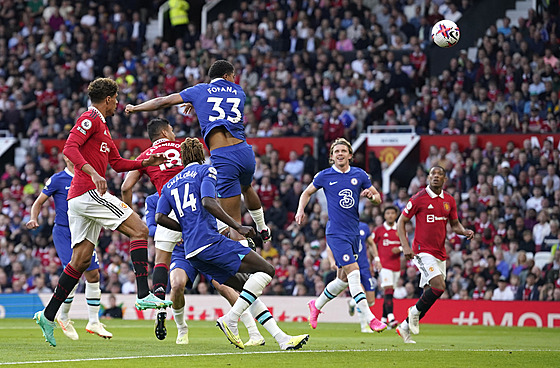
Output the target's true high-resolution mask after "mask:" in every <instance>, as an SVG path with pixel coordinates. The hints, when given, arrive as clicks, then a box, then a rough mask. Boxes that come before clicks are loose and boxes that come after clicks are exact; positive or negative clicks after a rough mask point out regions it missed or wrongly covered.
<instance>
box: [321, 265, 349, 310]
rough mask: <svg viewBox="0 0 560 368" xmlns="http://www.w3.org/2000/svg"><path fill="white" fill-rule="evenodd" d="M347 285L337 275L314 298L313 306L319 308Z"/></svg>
mask: <svg viewBox="0 0 560 368" xmlns="http://www.w3.org/2000/svg"><path fill="white" fill-rule="evenodd" d="M358 275H359V274H358ZM347 287H348V283H347V282H344V281H342V280H341V279H339V278H338V277H337V278H335V279H334V280H332V281H331V282H329V284H328V285H327V286H325V290H323V292H322V293H321V295H319V297H318V298H317V299H316V300H315V307H316V308H317V309H319V310H321V309H322V308H323V307H324V306H325V304H327V303H328V302H329V301H331V300H333V299H334V298H336V297H337V295H338V294H340V293H342V292H343V291H344V290H346V288H347Z"/></svg>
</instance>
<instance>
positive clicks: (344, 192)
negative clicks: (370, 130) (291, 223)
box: [295, 138, 387, 332]
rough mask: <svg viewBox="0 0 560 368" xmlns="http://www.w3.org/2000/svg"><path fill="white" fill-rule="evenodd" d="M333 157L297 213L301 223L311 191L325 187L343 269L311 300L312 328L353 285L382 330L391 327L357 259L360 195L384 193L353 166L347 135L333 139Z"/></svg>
mask: <svg viewBox="0 0 560 368" xmlns="http://www.w3.org/2000/svg"><path fill="white" fill-rule="evenodd" d="M329 158H330V161H331V163H333V166H331V167H330V168H328V169H325V170H323V171H320V172H319V173H318V174H317V175H315V177H314V178H313V182H312V183H311V184H309V186H308V187H307V189H305V191H304V192H303V193H302V194H301V197H300V199H299V205H298V210H297V213H296V217H295V220H296V222H297V223H298V224H299V225H301V224H302V223H303V222H304V219H305V216H306V215H305V207H306V206H307V203H309V199H310V197H311V195H312V194H313V193H315V192H317V191H318V190H319V189H321V188H323V190H324V192H325V196H326V198H327V210H328V213H329V221H328V222H327V229H326V237H327V244H328V246H329V248H330V249H331V251H332V253H333V256H334V259H335V261H336V265H337V266H338V268H339V270H338V273H337V277H336V278H335V279H334V280H333V281H331V282H330V283H329V284H328V285H327V286H326V287H325V290H324V291H323V293H321V295H320V296H319V297H318V298H317V300H312V301H310V302H309V303H308V306H309V310H310V315H309V323H310V325H311V327H312V328H317V317H318V316H319V314H320V313H321V309H322V308H323V306H324V305H325V304H326V303H327V302H328V301H330V300H332V299H334V298H335V297H336V296H337V295H338V294H340V293H341V292H342V291H344V290H345V289H346V288H347V287H349V288H350V294H351V295H352V298H354V300H355V301H356V305H357V306H358V308H360V310H361V311H362V312H364V313H365V316H366V319H367V323H368V325H369V326H370V328H371V329H372V330H374V331H377V332H381V331H383V330H385V329H386V328H387V325H386V324H384V323H382V322H381V321H379V320H378V319H377V318H375V316H374V315H373V313H371V310H370V309H369V306H368V302H367V299H366V296H365V293H364V291H363V290H362V285H361V277H360V268H359V266H358V263H357V262H356V260H357V259H358V249H359V246H360V230H359V222H360V220H359V213H358V204H359V199H360V196H362V197H366V198H369V200H370V201H371V202H372V203H373V204H376V205H379V204H380V203H381V196H380V195H379V192H377V190H376V189H375V188H374V187H373V185H372V184H371V180H370V178H369V176H368V174H366V172H365V171H364V170H362V169H360V168H357V167H352V166H350V160H351V159H352V146H351V145H350V142H348V141H347V140H346V139H344V138H338V139H336V140H335V141H334V142H333V144H332V145H331V148H330V155H329Z"/></svg>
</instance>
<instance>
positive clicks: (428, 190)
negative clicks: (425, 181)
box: [426, 185, 444, 199]
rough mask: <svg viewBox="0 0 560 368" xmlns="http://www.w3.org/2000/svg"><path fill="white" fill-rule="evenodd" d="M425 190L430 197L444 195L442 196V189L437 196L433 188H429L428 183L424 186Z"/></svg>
mask: <svg viewBox="0 0 560 368" xmlns="http://www.w3.org/2000/svg"><path fill="white" fill-rule="evenodd" d="M426 192H428V195H429V196H430V197H431V198H435V197H440V198H441V199H443V198H444V197H443V189H442V190H441V193H440V194H439V196H438V195H437V194H435V193H434V191H433V190H431V189H430V186H429V185H428V186H427V187H426Z"/></svg>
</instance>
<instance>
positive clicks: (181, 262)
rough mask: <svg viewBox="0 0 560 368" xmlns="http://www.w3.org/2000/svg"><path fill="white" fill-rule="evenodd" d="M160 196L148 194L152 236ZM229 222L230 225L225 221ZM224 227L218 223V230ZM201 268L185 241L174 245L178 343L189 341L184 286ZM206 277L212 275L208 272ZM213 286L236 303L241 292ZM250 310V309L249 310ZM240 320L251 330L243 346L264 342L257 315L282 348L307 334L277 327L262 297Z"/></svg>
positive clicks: (173, 291)
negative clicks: (193, 262)
mask: <svg viewBox="0 0 560 368" xmlns="http://www.w3.org/2000/svg"><path fill="white" fill-rule="evenodd" d="M158 199H159V196H158V194H157V193H155V194H152V195H150V196H148V197H147V198H146V224H147V225H148V228H149V229H150V235H151V236H153V233H152V228H153V231H154V232H155V227H156V221H155V213H156V206H157V201H158ZM226 226H227V225H226ZM220 228H223V227H221V226H220V225H218V231H219V230H220ZM197 274H198V271H197V270H196V269H195V268H194V267H193V266H192V265H191V264H190V262H189V261H188V260H187V259H186V258H185V248H184V246H183V244H178V245H177V246H175V248H173V253H172V255H171V265H170V274H169V278H170V281H171V294H170V298H171V300H172V301H173V305H172V311H173V317H174V319H175V323H176V324H177V340H176V343H177V344H188V343H189V335H188V326H187V323H186V322H185V312H184V306H185V293H184V291H185V287H188V288H190V287H191V286H192V281H194V279H195V278H196V275H197ZM205 276H206V277H207V278H209V279H212V278H211V277H209V276H208V275H205ZM212 286H214V288H215V289H216V290H217V291H218V292H219V293H220V295H222V296H223V297H224V298H225V299H227V301H228V302H229V303H230V304H231V305H232V306H233V305H234V304H235V302H236V301H237V298H238V297H239V294H238V293H237V292H235V291H234V290H233V289H232V288H230V287H229V286H226V285H220V284H219V283H217V282H216V281H215V280H212ZM249 312H251V313H249ZM240 319H241V322H243V324H244V325H245V327H247V331H248V332H249V340H248V341H247V342H245V343H244V344H243V345H244V346H262V345H264V344H265V340H264V337H263V336H262V335H261V333H260V332H259V329H258V328H257V326H256V324H255V319H257V320H258V321H259V323H261V324H262V326H263V327H264V328H265V329H266V330H267V331H268V332H269V333H270V334H271V335H272V337H274V339H275V340H276V341H277V342H278V344H279V345H280V348H281V349H282V350H291V349H299V348H301V347H302V346H303V343H302V340H303V339H305V338H306V336H307V335H300V336H290V335H287V334H286V333H285V332H284V331H282V330H281V329H280V327H278V324H277V323H276V321H275V320H274V318H273V317H272V314H271V313H270V311H269V310H268V308H267V307H266V306H265V305H264V303H262V301H261V300H260V299H256V300H255V302H254V303H253V305H252V306H251V308H250V309H249V311H245V312H244V313H243V314H242V315H241V318H240Z"/></svg>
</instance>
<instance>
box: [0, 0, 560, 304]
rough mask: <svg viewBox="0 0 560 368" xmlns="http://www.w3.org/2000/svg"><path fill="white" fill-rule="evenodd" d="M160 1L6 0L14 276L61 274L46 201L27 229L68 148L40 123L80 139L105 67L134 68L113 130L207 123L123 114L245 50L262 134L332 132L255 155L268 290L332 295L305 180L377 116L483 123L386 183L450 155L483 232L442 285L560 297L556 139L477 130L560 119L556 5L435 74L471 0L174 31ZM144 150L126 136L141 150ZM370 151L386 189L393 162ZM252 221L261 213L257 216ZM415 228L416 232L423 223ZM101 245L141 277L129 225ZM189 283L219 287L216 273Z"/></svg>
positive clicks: (269, 4)
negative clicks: (444, 42) (270, 275)
mask: <svg viewBox="0 0 560 368" xmlns="http://www.w3.org/2000/svg"><path fill="white" fill-rule="evenodd" d="M369 3H372V4H369ZM539 3H540V2H539ZM548 3H554V2H548ZM160 4H161V2H153V3H152V2H147V1H119V2H108V1H95V2H93V1H90V2H87V1H86V2H72V1H59V0H51V1H48V2H46V1H45V2H44V1H42V0H35V1H23V0H0V19H1V22H0V130H8V131H9V132H10V134H12V135H13V136H15V137H20V138H24V137H25V138H28V139H29V142H30V144H29V150H28V153H27V155H26V158H25V162H24V163H23V165H17V166H16V165H15V164H14V163H13V162H8V163H5V165H4V167H3V172H2V175H1V176H0V190H1V198H0V199H1V201H2V211H1V212H2V213H1V214H0V292H3V293H22V292H23V293H36V292H51V291H52V288H53V287H54V285H56V284H57V280H58V275H59V274H60V272H61V264H60V260H59V259H58V258H57V256H56V252H55V250H54V246H53V244H52V226H53V222H54V207H53V206H52V204H50V205H49V206H45V208H44V209H43V210H42V212H41V216H40V217H39V220H40V223H41V226H40V227H39V228H38V229H36V230H33V231H28V230H26V229H25V223H26V222H27V221H28V219H29V211H30V208H31V205H32V203H33V201H34V200H35V198H36V197H37V196H38V194H39V193H40V191H41V189H42V187H43V184H44V183H45V181H46V180H47V179H48V178H49V177H50V176H51V175H53V174H54V173H55V172H58V171H60V170H62V169H63V168H64V162H63V160H62V157H61V154H60V152H58V150H57V149H56V148H53V149H52V150H50V151H49V152H46V151H45V148H44V146H43V145H42V144H41V139H44V138H58V139H65V138H66V137H67V135H68V132H69V130H70V129H71V127H72V126H73V124H74V119H75V118H76V117H77V116H79V115H80V113H81V112H82V111H83V110H84V109H86V108H87V104H88V99H87V94H86V91H87V85H88V83H89V82H90V81H92V80H93V79H94V78H95V77H98V76H106V77H111V78H114V79H115V80H116V81H117V82H118V83H119V86H120V92H119V107H118V111H117V113H116V114H115V116H113V117H112V118H110V119H109V126H110V127H111V134H112V136H113V138H134V137H147V134H146V124H147V122H148V121H149V120H150V119H151V118H153V117H156V116H162V117H165V118H167V119H168V120H169V121H170V122H171V124H172V125H173V126H174V129H175V131H176V133H177V135H178V137H179V138H180V137H186V136H200V129H199V125H198V122H197V120H196V116H195V115H193V116H191V115H186V114H184V112H183V111H182V110H181V109H179V108H171V109H168V110H166V111H160V112H154V113H143V114H134V115H131V116H125V115H124V106H125V105H126V104H127V103H129V102H132V103H135V102H141V101H145V100H148V99H151V98H153V97H157V96H164V95H167V94H170V93H174V92H178V91H180V90H182V89H184V88H186V87H188V86H191V85H194V84H196V83H199V82H202V81H207V80H208V78H207V77H206V73H207V68H208V66H209V65H210V64H211V63H212V62H213V61H214V60H216V59H219V58H224V59H228V60H230V61H232V63H234V65H235V67H236V72H237V77H236V78H237V80H236V81H237V82H238V83H239V84H240V85H241V86H242V87H243V88H244V90H245V92H246V94H247V104H246V106H245V125H246V133H247V136H248V137H286V136H309V137H315V138H316V139H317V140H318V142H319V145H318V147H317V148H318V150H319V155H318V157H319V159H316V158H315V157H317V156H314V155H313V154H312V152H311V147H306V148H305V149H304V154H303V155H298V154H297V153H296V152H295V151H294V152H292V153H290V157H289V159H286V160H281V159H280V157H279V155H278V151H276V150H275V148H274V147H273V146H272V145H267V147H265V148H264V153H262V154H260V155H258V157H257V171H256V173H255V181H254V185H255V187H256V188H257V190H258V193H259V195H260V197H261V200H262V203H263V206H264V207H265V215H266V219H267V222H268V223H269V225H270V226H271V228H272V230H273V241H272V243H269V244H264V245H263V244H262V243H258V246H259V247H258V249H259V251H260V252H261V254H262V255H263V257H265V258H267V259H268V260H269V261H270V262H271V263H272V264H273V265H274V266H275V267H276V270H277V272H276V275H277V277H275V278H274V279H273V281H272V283H271V285H270V286H269V287H268V288H267V290H266V292H267V293H268V294H277V295H317V294H318V293H320V292H321V291H322V289H323V288H324V285H325V284H326V283H328V282H329V281H330V280H331V279H332V278H333V277H334V271H333V270H332V269H331V268H330V265H329V263H328V261H327V260H326V252H325V248H326V241H325V226H326V221H327V219H328V217H327V214H326V202H325V199H324V197H323V196H322V195H321V194H320V193H318V194H317V195H315V196H314V198H313V199H312V200H311V202H310V205H309V207H308V211H309V218H308V221H307V223H306V224H305V225H304V226H301V227H300V226H297V225H296V224H295V222H294V221H293V217H294V213H295V211H296V208H297V203H298V199H299V196H300V194H301V192H302V191H303V190H304V189H305V188H306V186H307V185H308V184H309V183H310V182H311V180H312V178H313V175H314V174H315V173H316V172H317V171H318V170H320V169H323V168H325V167H326V166H327V165H328V162H327V160H326V157H327V152H328V147H329V143H330V142H331V141H332V140H334V139H335V138H337V137H341V136H344V137H346V138H348V139H350V140H351V141H352V140H354V139H355V138H356V137H357V136H358V135H359V134H360V133H362V132H364V131H365V130H366V129H367V127H368V126H372V125H381V126H383V125H403V124H406V125H412V126H414V128H415V130H416V132H417V133H418V134H421V135H425V134H429V135H440V134H441V135H456V134H471V139H470V146H469V147H468V148H467V149H464V150H459V147H458V145H456V144H455V145H454V144H452V145H451V147H450V148H449V149H447V148H445V147H438V146H433V147H431V149H430V154H429V157H428V158H427V159H426V160H425V162H420V163H419V166H418V170H417V173H416V176H415V177H414V178H413V179H412V181H411V182H410V183H409V182H397V181H392V182H391V185H390V188H391V190H390V193H388V194H386V195H385V196H384V203H385V204H394V205H396V206H397V207H399V208H400V209H401V210H402V209H403V208H404V206H405V205H406V203H407V201H408V199H409V198H410V197H411V196H412V195H414V194H415V193H416V192H417V191H418V190H419V189H421V188H422V187H423V186H425V185H426V177H427V174H426V172H427V170H428V169H429V168H430V167H431V166H432V165H434V164H438V165H441V166H443V167H445V168H446V169H447V174H448V178H449V180H448V182H447V185H446V190H448V191H449V192H450V193H451V194H452V195H454V197H455V199H456V201H457V208H458V210H459V217H460V218H461V220H462V222H463V224H464V225H465V226H466V227H468V228H471V229H473V230H475V232H476V237H475V239H473V240H472V241H470V242H467V241H465V239H462V238H461V237H459V236H457V235H455V234H453V233H452V232H451V230H450V231H449V234H448V241H447V248H448V256H449V262H448V266H449V268H448V275H447V276H448V277H447V282H448V290H447V291H446V293H445V294H444V297H447V298H453V299H492V298H494V299H499V298H511V299H520V300H546V301H549V300H550V301H551V300H556V301H558V300H560V281H559V272H560V252H557V251H556V250H557V248H558V244H559V242H560V238H559V216H560V177H559V176H558V173H559V172H560V171H559V160H560V157H559V151H558V149H557V147H555V145H554V144H553V143H552V142H550V141H545V142H544V143H542V144H535V142H533V141H531V140H527V141H525V142H524V144H523V145H522V146H515V145H514V144H513V143H512V144H508V145H507V147H495V146H493V145H492V143H488V144H486V145H484V146H481V145H479V143H478V140H477V135H480V134H485V133H499V134H515V133H535V134H544V133H557V132H558V123H559V122H560V121H559V119H560V104H559V102H558V93H559V89H560V77H559V73H560V62H559V59H558V58H559V57H560V51H559V45H560V44H559V42H558V36H559V35H560V27H559V26H560V24H558V23H559V20H558V16H557V11H555V10H554V9H556V8H552V9H551V8H542V7H541V8H540V10H539V12H537V11H535V10H533V9H531V10H529V12H528V14H527V17H526V18H521V19H508V18H505V19H500V20H499V22H497V24H496V25H492V26H490V27H489V29H488V30H487V32H486V34H485V36H484V37H483V38H482V41H481V42H480V44H479V45H478V51H477V53H476V55H475V56H474V58H472V59H471V58H469V57H468V54H467V51H466V50H461V52H460V53H459V56H458V57H456V58H453V59H451V62H450V63H449V66H448V67H447V68H446V70H445V71H443V73H441V75H438V76H430V75H429V72H428V65H427V62H428V60H427V56H426V52H425V51H426V48H427V47H430V45H429V44H430V31H431V26H432V25H433V24H434V23H435V22H437V21H438V20H440V19H444V18H446V19H451V20H454V21H457V20H458V19H460V17H461V16H462V14H464V13H465V12H468V11H469V9H470V7H471V6H472V1H469V0H462V1H449V0H446V1H442V0H433V1H430V0H426V1H424V0H407V1H405V0H380V1H372V2H368V1H360V0H358V1H348V0H334V1H323V0H322V1H301V2H299V1H286V0H284V1H283V0H277V1H274V0H271V1H266V2H261V1H256V0H255V1H241V2H240V6H239V8H238V9H236V10H234V11H232V12H231V13H230V14H227V15H226V14H224V13H220V14H219V15H218V16H217V19H213V20H212V21H211V22H209V24H208V26H207V28H206V29H205V30H204V32H202V33H201V31H200V29H199V26H200V25H199V24H196V23H195V22H190V23H189V22H188V21H187V23H186V24H181V25H179V26H178V28H177V29H179V30H180V31H181V32H177V29H175V28H176V27H173V26H172V30H173V32H171V34H168V35H166V36H165V37H163V38H156V39H155V40H154V42H152V43H148V42H146V39H145V32H146V26H147V23H148V22H149V21H150V16H151V15H153V14H156V13H157V8H158V7H159V5H160ZM553 5H554V4H552V5H550V4H549V6H553ZM556 144H557V142H556ZM139 153H140V152H139V151H138V150H132V151H129V150H126V149H125V148H124V146H123V149H122V150H121V155H122V156H123V157H127V158H134V157H136V156H137V155H138V154H139ZM356 164H357V165H362V166H363V168H364V169H366V171H368V172H369V173H370V174H371V175H372V177H373V180H374V185H375V186H376V187H377V188H380V185H381V165H380V164H379V161H376V160H375V158H372V159H371V160H369V164H368V167H365V165H364V160H357V162H356ZM122 180H123V175H121V174H117V173H115V172H114V171H112V170H110V171H109V172H108V181H107V182H108V185H109V190H110V191H111V192H112V193H113V194H115V195H117V196H120V184H121V183H122ZM134 192H135V194H134V204H135V210H136V211H137V212H138V213H141V214H142V213H143V212H144V200H145V197H146V196H148V195H149V194H151V193H153V192H155V188H154V187H153V186H152V185H151V183H149V181H147V180H142V181H141V182H140V183H139V184H137V186H136V187H135V190H134ZM361 209H362V211H361V214H362V215H361V216H362V221H364V222H366V223H368V224H369V225H370V227H371V228H372V229H373V228H375V227H377V226H380V225H381V224H382V223H383V218H382V215H381V214H382V209H383V205H382V206H381V207H373V206H371V204H369V202H367V201H366V203H363V204H362V205H361ZM244 221H245V223H246V224H252V220H251V218H250V216H248V215H246V216H245V217H244ZM407 231H408V236H409V237H410V239H412V237H413V236H414V226H410V227H408V228H407ZM150 246H151V248H150V249H151V252H150V254H151V256H152V257H153V254H154V253H153V244H151V245H150ZM96 249H97V252H98V256H99V260H100V262H101V265H102V267H101V269H102V280H101V285H102V290H103V291H104V292H112V293H120V292H122V293H133V292H135V281H134V274H133V272H132V270H131V265H130V262H129V257H128V242H127V239H125V238H124V237H123V236H121V235H120V234H119V233H118V232H115V233H112V232H110V231H104V232H103V233H102V234H101V237H100V240H99V244H98V246H97V248H96ZM151 261H152V262H153V259H151ZM418 278H419V275H418V272H417V270H416V269H415V268H414V267H413V266H412V265H411V264H407V263H406V262H404V260H403V264H402V277H401V281H400V285H399V288H397V290H395V297H396V298H415V297H418V296H419V293H420V290H419V289H418V286H417V285H418ZM504 290H506V291H504ZM192 292H193V293H201V294H203V293H212V292H213V291H212V289H211V287H209V286H208V283H207V282H205V280H201V281H200V282H198V283H197V284H196V287H195V288H194V290H192ZM510 294H511V295H510ZM503 295H506V296H505V297H504V296H503Z"/></svg>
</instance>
